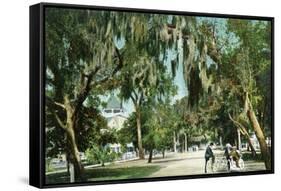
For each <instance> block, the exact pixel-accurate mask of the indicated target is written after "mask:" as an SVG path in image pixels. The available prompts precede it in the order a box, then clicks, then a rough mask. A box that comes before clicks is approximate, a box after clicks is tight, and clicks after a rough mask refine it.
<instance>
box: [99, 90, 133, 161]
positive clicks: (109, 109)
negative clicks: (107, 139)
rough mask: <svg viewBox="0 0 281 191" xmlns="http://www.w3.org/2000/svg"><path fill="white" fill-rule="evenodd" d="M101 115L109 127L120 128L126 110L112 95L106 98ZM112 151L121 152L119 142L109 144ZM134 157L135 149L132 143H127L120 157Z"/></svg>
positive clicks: (124, 119)
mask: <svg viewBox="0 0 281 191" xmlns="http://www.w3.org/2000/svg"><path fill="white" fill-rule="evenodd" d="M102 115H103V116H104V117H105V118H106V119H107V125H108V127H109V128H110V129H115V130H117V131H118V130H120V129H122V128H123V125H124V122H125V121H126V120H127V118H128V114H127V112H126V110H125V109H124V108H123V105H122V103H121V102H120V101H119V100H118V99H117V98H116V97H115V96H114V95H113V94H111V96H110V97H109V99H108V102H107V105H106V108H105V109H103V111H102ZM109 146H110V148H111V150H112V151H114V152H121V145H120V143H114V144H109ZM134 157H136V153H135V149H134V146H133V144H132V143H128V144H127V152H125V153H124V154H123V156H122V159H129V158H134Z"/></svg>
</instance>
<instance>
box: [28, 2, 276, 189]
mask: <svg viewBox="0 0 281 191" xmlns="http://www.w3.org/2000/svg"><path fill="white" fill-rule="evenodd" d="M273 31H274V19H273V18H271V17H259V16H240V15H224V14H211V13H192V12H177V11H167V10H149V9H147V10H143V9H132V8H114V7H99V6H85V5H67V4H52V3H40V4H36V5H33V6H31V7H30V184H31V185H33V186H36V187H40V188H47V187H60V186H76V185H94V184H109V183H126V182H140V181H160V180H175V179H189V178H207V177H225V176H238V175H239V176H242V175H254V174H268V173H273V172H274V113H273V112H274V97H273V95H274V92H273V87H274V81H273V79H274V76H273V74H274V73H273V69H274V68H273V66H274V65H273V64H274V33H273Z"/></svg>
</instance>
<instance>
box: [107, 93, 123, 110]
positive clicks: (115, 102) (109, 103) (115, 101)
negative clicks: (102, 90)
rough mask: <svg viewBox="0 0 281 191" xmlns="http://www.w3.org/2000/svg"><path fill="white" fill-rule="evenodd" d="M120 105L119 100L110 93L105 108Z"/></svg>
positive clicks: (119, 106)
mask: <svg viewBox="0 0 281 191" xmlns="http://www.w3.org/2000/svg"><path fill="white" fill-rule="evenodd" d="M121 108H122V105H121V102H120V101H119V100H118V99H117V98H116V97H115V96H114V95H113V94H111V95H110V97H109V99H108V101H107V105H106V109H121Z"/></svg>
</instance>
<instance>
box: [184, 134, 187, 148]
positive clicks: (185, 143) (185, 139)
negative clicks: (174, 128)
mask: <svg viewBox="0 0 281 191" xmlns="http://www.w3.org/2000/svg"><path fill="white" fill-rule="evenodd" d="M184 152H185V153H186V152H187V135H186V133H184Z"/></svg>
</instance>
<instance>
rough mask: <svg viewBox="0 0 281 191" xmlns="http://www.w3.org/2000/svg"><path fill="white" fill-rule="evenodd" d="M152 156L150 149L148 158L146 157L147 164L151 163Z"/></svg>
mask: <svg viewBox="0 0 281 191" xmlns="http://www.w3.org/2000/svg"><path fill="white" fill-rule="evenodd" d="M152 155H153V149H150V150H149V157H148V161H147V162H148V163H151V162H152Z"/></svg>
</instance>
